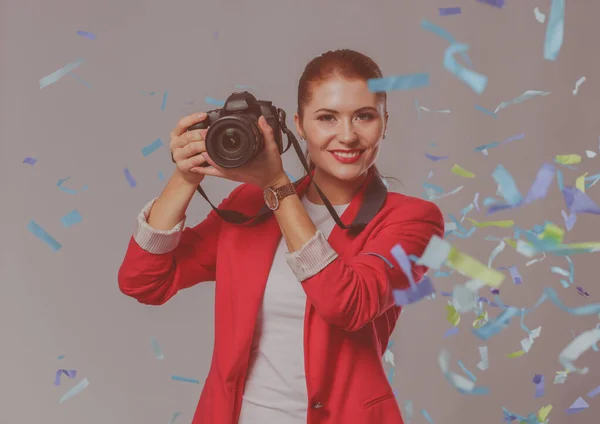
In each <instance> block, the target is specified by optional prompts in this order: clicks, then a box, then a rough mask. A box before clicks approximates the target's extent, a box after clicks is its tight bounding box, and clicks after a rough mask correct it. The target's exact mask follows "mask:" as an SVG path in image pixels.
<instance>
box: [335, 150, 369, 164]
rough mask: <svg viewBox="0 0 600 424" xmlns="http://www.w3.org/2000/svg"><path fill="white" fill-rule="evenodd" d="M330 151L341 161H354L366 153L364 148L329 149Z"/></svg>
mask: <svg viewBox="0 0 600 424" xmlns="http://www.w3.org/2000/svg"><path fill="white" fill-rule="evenodd" d="M329 153H331V155H332V156H333V157H334V158H335V159H337V160H338V161H339V162H342V163H352V162H356V161H357V160H358V159H359V158H360V157H361V155H362V154H363V153H364V150H361V149H352V150H329Z"/></svg>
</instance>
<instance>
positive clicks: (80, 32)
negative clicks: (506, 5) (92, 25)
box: [77, 31, 96, 40]
mask: <svg viewBox="0 0 600 424" xmlns="http://www.w3.org/2000/svg"><path fill="white" fill-rule="evenodd" d="M77 35H81V36H82V37H86V38H89V39H90V40H95V39H96V36H95V35H94V34H92V33H91V32H87V31H77Z"/></svg>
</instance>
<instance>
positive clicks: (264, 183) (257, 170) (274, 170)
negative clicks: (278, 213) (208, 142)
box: [194, 116, 286, 189]
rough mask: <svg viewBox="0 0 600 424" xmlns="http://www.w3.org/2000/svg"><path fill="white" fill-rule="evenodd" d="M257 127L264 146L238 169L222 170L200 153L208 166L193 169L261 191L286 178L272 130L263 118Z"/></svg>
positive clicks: (205, 154) (206, 154)
mask: <svg viewBox="0 0 600 424" xmlns="http://www.w3.org/2000/svg"><path fill="white" fill-rule="evenodd" d="M258 126H259V128H260V130H261V132H262V134H263V139H264V146H263V151H262V152H260V153H259V154H258V155H257V156H256V157H255V158H254V159H252V160H251V161H250V162H248V163H247V164H246V165H244V166H241V167H239V168H222V167H220V166H219V165H217V164H216V163H214V162H213V160H212V159H211V158H210V156H208V153H207V152H204V153H202V156H204V158H205V159H206V161H207V162H208V163H209V165H210V166H207V167H197V168H194V171H196V172H197V173H199V174H204V175H212V176H214V177H219V178H225V179H227V180H231V181H236V182H241V183H248V184H253V185H255V186H258V187H260V188H262V189H265V188H267V187H271V186H272V185H273V184H275V182H277V181H279V180H281V179H282V177H285V176H286V173H285V171H284V170H283V161H282V160H281V155H280V154H279V149H278V148H277V143H276V142H275V137H274V135H273V128H271V126H270V125H269V124H268V123H267V120H266V119H265V117H264V116H261V117H260V118H259V119H258Z"/></svg>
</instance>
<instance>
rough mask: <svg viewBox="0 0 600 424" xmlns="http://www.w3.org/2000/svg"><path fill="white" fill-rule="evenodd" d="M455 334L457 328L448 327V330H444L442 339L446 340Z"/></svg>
mask: <svg viewBox="0 0 600 424" xmlns="http://www.w3.org/2000/svg"><path fill="white" fill-rule="evenodd" d="M455 334H458V327H450V328H449V329H448V330H446V332H445V333H444V335H443V336H442V337H443V338H444V339H447V338H448V337H450V336H453V335H455Z"/></svg>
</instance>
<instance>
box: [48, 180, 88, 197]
mask: <svg viewBox="0 0 600 424" xmlns="http://www.w3.org/2000/svg"><path fill="white" fill-rule="evenodd" d="M70 179H71V177H67V178H63V179H62V180H58V182H57V183H56V186H57V187H58V188H59V189H60V190H62V191H64V192H65V193H69V194H77V193H78V192H80V191H83V190H87V188H88V186H83V187H82V188H80V189H79V190H71V189H70V188H66V187H63V184H64V183H65V182H66V181H68V180H70Z"/></svg>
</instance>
